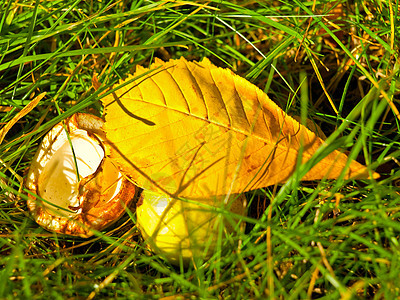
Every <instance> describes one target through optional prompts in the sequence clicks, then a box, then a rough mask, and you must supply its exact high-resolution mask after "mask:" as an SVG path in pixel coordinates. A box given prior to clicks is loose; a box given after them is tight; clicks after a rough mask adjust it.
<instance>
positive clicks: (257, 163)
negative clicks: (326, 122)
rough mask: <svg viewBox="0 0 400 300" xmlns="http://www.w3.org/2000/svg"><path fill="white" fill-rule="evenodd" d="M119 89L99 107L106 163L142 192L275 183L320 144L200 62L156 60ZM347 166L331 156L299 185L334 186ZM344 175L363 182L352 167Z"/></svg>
mask: <svg viewBox="0 0 400 300" xmlns="http://www.w3.org/2000/svg"><path fill="white" fill-rule="evenodd" d="M151 70H153V71H151ZM134 78H137V79H136V80H133V79H134ZM129 81H131V82H129ZM120 84H121V86H120V88H119V89H117V90H116V91H115V92H114V93H111V94H109V95H108V96H106V97H104V99H103V104H104V106H105V109H106V117H105V120H106V121H105V128H104V129H105V131H106V134H107V138H108V140H109V142H110V143H111V144H112V148H113V149H112V151H111V153H110V155H111V157H112V158H113V159H114V160H115V161H116V162H117V163H118V165H119V166H120V167H121V168H122V169H123V170H124V171H125V172H127V173H128V174H129V176H131V177H132V179H133V180H134V181H135V182H136V183H137V184H138V185H139V186H140V187H142V188H145V189H149V190H153V191H163V192H167V193H168V194H170V195H173V196H182V197H189V198H202V197H209V196H211V195H225V194H230V193H241V192H243V191H247V190H251V189H257V188H262V187H266V186H269V185H273V184H276V183H282V182H284V181H286V180H287V179H288V178H289V177H290V175H291V174H292V173H293V172H294V170H295V168H296V165H297V161H298V159H297V157H298V155H299V149H302V160H301V161H302V162H305V161H307V160H308V159H310V157H311V156H312V155H313V154H314V153H315V151H316V150H317V149H318V148H319V147H320V146H321V145H322V144H323V140H322V139H320V138H319V137H317V136H316V135H315V134H314V133H313V132H311V131H310V130H308V129H307V128H306V127H304V126H302V125H300V123H298V122H297V121H296V120H294V119H293V118H291V117H290V116H288V115H287V114H286V113H285V112H284V111H283V110H281V109H280V108H279V107H278V106H277V105H276V104H275V103H274V102H273V101H271V100H270V99H269V98H268V96H267V95H266V94H265V93H263V92H262V91H261V90H260V89H259V88H257V87H256V86H255V85H253V84H251V83H249V82H248V81H246V80H245V79H243V78H241V77H240V76H237V75H235V74H234V73H233V72H231V71H230V70H227V69H222V68H218V67H216V66H214V65H212V64H211V63H210V61H209V60H207V59H204V60H203V61H202V62H188V61H186V60H185V59H183V58H181V59H179V60H170V61H168V62H166V63H165V62H162V61H160V60H157V61H156V62H155V63H154V64H153V65H152V66H151V68H150V70H149V69H145V68H142V67H138V68H137V71H136V73H135V75H134V76H129V77H128V78H127V79H126V81H125V84H123V82H120ZM347 160H348V158H347V156H346V155H344V154H342V153H341V152H339V151H334V152H332V153H331V154H329V155H328V156H326V157H325V158H324V159H322V160H321V161H320V162H319V163H318V164H317V165H315V166H314V167H313V168H312V169H311V170H310V171H309V172H308V173H307V174H306V175H305V176H304V177H303V179H304V180H317V179H321V178H337V177H338V176H339V175H340V174H341V172H342V171H343V169H344V168H345V165H346V163H347ZM345 172H346V174H345V175H346V178H349V177H355V176H357V177H359V178H360V177H362V178H367V177H368V172H367V169H366V167H365V166H363V165H361V164H359V163H358V162H356V161H352V162H351V164H350V167H349V168H348V169H347V170H346V171H345Z"/></svg>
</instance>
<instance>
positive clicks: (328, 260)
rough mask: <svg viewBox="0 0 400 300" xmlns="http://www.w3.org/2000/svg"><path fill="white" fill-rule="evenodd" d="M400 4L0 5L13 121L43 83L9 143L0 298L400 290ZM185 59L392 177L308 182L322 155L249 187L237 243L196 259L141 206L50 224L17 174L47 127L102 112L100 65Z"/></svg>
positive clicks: (105, 77) (115, 74)
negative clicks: (222, 74) (87, 232)
mask: <svg viewBox="0 0 400 300" xmlns="http://www.w3.org/2000/svg"><path fill="white" fill-rule="evenodd" d="M398 14H399V5H398V2H396V1H393V0H388V1H369V2H366V1H361V0H355V1H335V2H332V4H330V1H326V0H321V1H318V2H316V1H315V2H314V1H303V0H296V1H237V2H228V1H212V0H211V1H207V2H206V1H116V2H114V1H110V2H100V1H85V2H82V1H73V0H64V1H36V2H34V1H30V0H26V1H12V0H10V1H5V2H4V1H3V2H0V118H1V121H0V122H1V126H6V124H11V123H10V122H12V119H13V118H15V117H16V116H18V114H19V113H20V112H21V110H22V109H23V107H25V106H26V105H27V104H28V103H30V101H32V100H33V99H35V97H37V96H38V95H39V94H41V93H45V95H44V97H43V99H42V100H40V102H39V103H38V105H37V106H36V107H35V108H33V109H32V110H31V111H30V112H29V113H28V114H27V115H26V116H24V117H23V118H21V119H20V120H19V121H18V122H17V123H16V124H15V125H14V126H12V128H11V129H10V130H9V131H8V132H7V135H5V138H4V140H3V141H2V143H0V151H1V152H0V153H1V155H0V158H1V161H0V162H1V165H0V185H1V188H2V189H1V194H0V199H1V201H0V255H1V256H0V282H2V284H1V285H0V298H2V299H3V298H4V299H14V298H21V299H22V298H24V299H35V298H47V299H48V298H52V299H66V298H67V299H68V298H78V299H85V298H87V299H93V298H95V297H97V298H121V299H124V298H164V299H173V298H175V297H178V296H181V297H182V298H191V297H193V298H197V297H199V298H206V299H209V298H228V299H232V298H235V299H243V298H265V297H269V298H284V299H286V298H287V299H295V298H302V299H303V298H329V299H331V298H344V299H352V298H355V299H357V298H376V299H381V298H388V299H390V298H394V297H399V295H400V284H399V278H400V255H399V254H400V245H399V235H400V223H399V222H398V221H399V216H400V212H399V211H400V208H399V207H400V206H399V204H400V196H399V182H400V181H399V175H400V167H399V166H400V163H399V161H400V158H399V155H400V152H399V150H398V149H399V146H400V143H399V136H400V135H399V134H398V133H399V115H398V111H397V109H398V108H397V107H398V101H399V93H398V91H399V87H400V81H399V75H400V74H399V55H398V53H399V48H398V45H399V42H400V41H399V39H400V35H399V24H398V19H399V17H398ZM181 56H185V57H186V58H187V59H190V60H192V59H194V60H201V59H202V58H204V57H208V58H209V59H210V60H211V61H212V62H213V63H214V64H216V65H218V66H221V67H225V68H230V69H232V70H234V71H235V73H237V74H239V75H241V76H243V77H245V78H247V79H248V80H249V81H251V82H253V83H254V84H256V85H258V86H259V87H260V88H261V89H263V90H264V91H266V92H267V93H268V94H269V95H270V97H271V98H272V99H273V100H274V101H275V102H276V103H278V104H279V105H280V106H281V107H282V108H283V109H285V110H286V111H287V112H288V113H289V114H292V115H301V116H302V117H303V118H304V119H305V117H308V118H310V119H311V120H313V121H314V122H315V123H316V124H318V125H319V126H320V127H321V128H322V130H323V131H324V132H325V133H326V134H327V135H328V136H330V137H329V139H328V145H329V147H327V150H332V149H335V148H342V149H346V150H348V153H349V156H350V157H352V158H354V159H358V160H359V161H360V162H365V164H366V165H368V166H371V168H373V169H376V170H377V171H378V172H380V174H381V178H380V179H379V180H378V181H374V180H372V181H348V180H343V179H340V178H339V179H338V180H334V181H321V182H300V181H299V179H300V178H301V176H302V175H303V174H304V173H305V172H306V171H307V169H308V168H310V167H311V165H312V163H315V161H314V162H311V164H309V165H305V166H302V167H300V168H299V169H298V170H297V171H296V173H295V174H294V175H293V176H292V177H291V178H290V179H289V180H288V182H286V183H285V184H283V185H281V186H275V187H266V188H265V189H262V190H257V191H251V192H248V193H247V194H246V197H247V198H248V201H249V203H250V205H249V216H248V218H247V219H246V221H247V228H246V232H245V234H242V233H240V232H239V233H238V237H237V238H238V239H240V240H241V245H242V246H241V248H240V251H238V250H237V249H236V250H235V249H230V250H229V252H228V254H227V255H225V256H223V257H221V259H218V258H219V256H220V254H218V253H217V254H216V255H215V256H214V257H213V258H211V259H210V260H209V261H207V262H204V263H203V264H200V265H197V266H196V268H194V267H193V266H190V267H189V268H188V269H184V268H179V267H173V266H171V265H169V264H168V263H167V262H165V261H163V260H162V259H161V258H160V257H158V256H156V255H149V254H150V253H149V252H148V251H147V250H146V249H145V247H144V242H143V240H142V238H141V236H140V233H139V231H138V229H137V227H136V226H135V222H134V221H135V215H134V213H132V214H130V215H128V214H127V215H125V216H124V217H123V218H122V219H121V220H120V221H119V222H117V223H116V224H115V225H114V226H113V227H112V228H110V229H109V230H106V231H104V232H101V233H99V234H97V235H96V236H95V237H93V238H90V239H80V238H73V237H67V236H61V235H56V234H53V233H49V232H47V231H45V230H44V229H42V228H40V227H39V226H38V225H37V224H36V223H35V222H34V221H33V219H32V218H31V217H30V216H29V213H28V212H27V208H26V204H25V199H26V194H25V193H24V192H23V190H24V188H23V185H22V181H21V180H22V179H23V178H24V175H25V174H26V170H27V168H29V165H30V161H31V159H32V157H33V155H34V153H35V151H36V149H37V147H38V143H39V142H40V140H41V138H42V137H43V135H44V134H45V133H46V131H47V130H49V129H50V128H51V127H52V126H53V125H54V124H56V123H57V122H59V121H60V120H63V119H64V118H66V117H67V116H70V115H72V114H73V113H75V112H78V111H86V112H91V113H95V114H97V115H102V106H101V104H100V101H99V99H100V97H101V96H100V92H101V91H102V90H100V91H97V92H96V91H95V90H94V89H93V87H92V77H93V76H94V75H95V74H97V75H96V76H97V77H98V79H99V81H100V82H102V83H103V86H104V89H107V88H110V87H112V86H113V84H114V83H116V82H117V80H119V79H120V78H124V77H125V76H126V74H128V73H133V72H134V69H135V66H136V65H143V66H148V65H149V64H151V62H152V61H154V58H156V57H158V58H161V59H163V60H168V59H170V58H179V57H181ZM3 128H4V127H3ZM325 152H326V151H325ZM325 152H323V151H322V152H321V153H319V154H318V155H320V156H321V155H322V156H323V155H325V154H326V153H325ZM316 158H317V157H316ZM132 210H133V212H134V208H132Z"/></svg>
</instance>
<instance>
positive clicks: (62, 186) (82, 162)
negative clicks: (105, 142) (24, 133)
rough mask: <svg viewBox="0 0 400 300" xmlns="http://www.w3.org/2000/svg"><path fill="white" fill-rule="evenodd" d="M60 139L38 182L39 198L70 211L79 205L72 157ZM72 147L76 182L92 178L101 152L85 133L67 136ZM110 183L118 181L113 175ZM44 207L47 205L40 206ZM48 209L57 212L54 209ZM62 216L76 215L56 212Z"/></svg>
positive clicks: (100, 159)
mask: <svg viewBox="0 0 400 300" xmlns="http://www.w3.org/2000/svg"><path fill="white" fill-rule="evenodd" d="M58 138H63V139H64V143H63V144H61V147H59V148H58V149H56V151H55V152H54V153H53V154H52V155H51V156H50V157H49V161H48V162H47V163H46V164H45V165H44V167H43V170H42V172H41V173H40V175H39V178H38V188H39V195H40V196H41V197H42V198H44V199H46V200H47V201H49V202H51V203H53V204H55V205H57V206H60V207H62V208H65V209H66V210H70V209H69V207H70V206H71V207H78V206H79V205H80V203H78V202H79V200H78V198H77V196H78V187H79V180H78V178H77V171H76V167H75V161H74V154H73V152H72V148H71V144H70V143H69V141H68V139H67V137H66V136H65V137H62V136H59V137H58ZM70 139H71V143H72V147H73V148H74V152H75V158H76V163H77V166H78V171H79V176H80V179H82V178H85V177H87V176H89V175H91V174H93V173H94V172H95V171H96V170H97V168H98V167H99V165H100V163H101V161H102V159H103V158H104V150H103V148H102V147H101V145H100V144H99V142H98V141H97V140H96V139H93V138H92V137H90V136H88V135H87V133H86V131H84V130H80V129H77V130H75V131H74V132H73V133H70ZM116 172H118V171H116ZM111 176H114V180H115V178H116V177H118V174H117V175H116V174H115V172H113V174H111ZM44 205H45V206H46V207H48V208H49V207H50V205H49V204H47V203H44ZM52 209H57V208H55V207H54V206H53V207H52ZM57 210H58V212H59V213H61V214H63V215H69V216H73V215H74V214H75V213H79V210H77V211H76V212H75V213H74V212H72V211H71V212H70V213H68V211H66V210H65V211H63V210H61V209H57Z"/></svg>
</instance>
